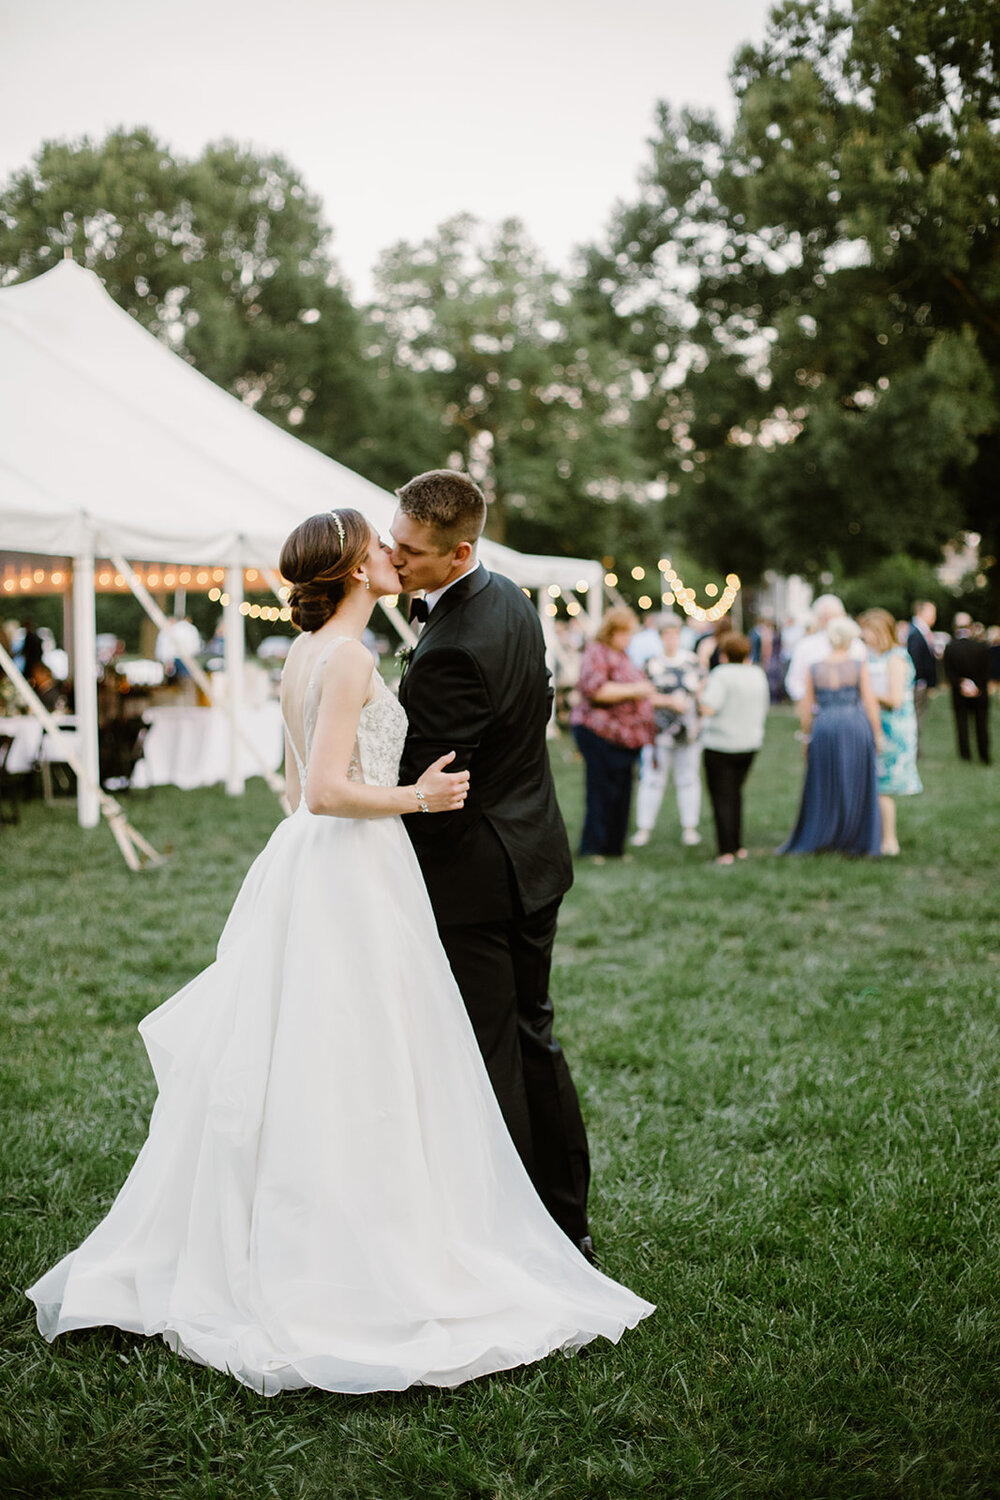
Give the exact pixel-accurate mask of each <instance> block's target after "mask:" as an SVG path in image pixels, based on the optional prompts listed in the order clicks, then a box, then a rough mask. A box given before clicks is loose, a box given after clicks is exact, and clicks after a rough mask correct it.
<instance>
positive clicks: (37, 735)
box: [0, 714, 76, 776]
mask: <svg viewBox="0 0 1000 1500" xmlns="http://www.w3.org/2000/svg"><path fill="white" fill-rule="evenodd" d="M57 722H59V725H60V728H61V729H62V732H63V734H65V735H66V737H67V738H68V739H69V740H70V742H71V743H73V742H75V740H76V733H75V731H76V720H75V719H66V720H64V721H63V720H58V721H57ZM0 734H11V735H13V736H14V743H13V745H11V747H10V754H9V755H8V757H7V770H8V771H9V772H10V774H11V775H12V776H20V775H21V774H22V773H23V772H25V771H32V770H34V768H35V766H36V765H37V764H38V762H39V760H48V761H58V760H62V758H63V755H62V750H61V749H60V747H59V744H58V742H57V741H56V740H55V739H54V738H53V736H52V735H46V734H45V730H44V729H43V728H42V724H41V720H39V719H36V718H35V716H34V715H33V714H18V715H16V716H15V717H13V718H10V719H0ZM43 735H45V743H44V745H43V744H42V736H43Z"/></svg>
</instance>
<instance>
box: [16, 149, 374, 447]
mask: <svg viewBox="0 0 1000 1500" xmlns="http://www.w3.org/2000/svg"><path fill="white" fill-rule="evenodd" d="M66 249H68V250H70V251H71V252H72V254H73V257H74V259H75V260H76V261H77V262H78V263H79V264H80V265H84V266H87V267H88V268H89V269H91V270H94V271H96V272H98V274H99V275H100V276H101V277H102V279H103V281H104V283H105V286H106V287H107V289H108V292H109V293H110V295H111V296H112V297H113V298H114V299H115V301H116V302H117V303H118V304H119V306H120V307H124V308H126V309H127V310H128V311H129V312H131V313H132V314H133V315H134V316H135V317H137V318H138V319H139V321H140V322H141V323H142V324H143V325H144V326H145V327H147V328H148V329H149V330H150V331H151V332H152V333H154V334H156V335H157V336H158V337H159V338H162V339H163V340H164V341H165V342H167V343H169V344H170V345H171V346H172V347H173V348H174V349H176V350H177V351H178V352H179V353H180V354H182V355H183V356H184V357H185V358H186V359H188V360H190V361H191V363H192V364H194V365H196V366H197V367H198V369H199V370H201V371H202V373H203V374H205V375H208V376H209V377H210V378H211V379H212V380H214V381H216V382H217V384H219V385H221V386H223V387H224V388H225V389H227V390H229V391H231V392H232V393H233V394H234V395H237V396H240V397H241V398H242V399H243V400H245V401H247V402H249V403H251V404H253V405H254V406H255V407H256V409H257V410H258V411H260V412H262V413H263V414H264V415H265V416H267V417H269V418H270V419H271V420H272V421H275V422H277V423H279V424H280V425H282V426H287V427H289V428H291V429H293V430H295V431H297V432H298V435H299V436H301V437H304V438H306V439H308V440H309V441H311V442H313V443H315V444H316V445H317V446H319V447H321V448H323V449H324V450H325V451H327V452H330V453H335V454H336V456H337V457H338V458H341V459H343V460H344V461H345V462H350V461H351V457H352V456H354V453H355V448H356V444H357V442H358V440H359V437H360V436H361V435H363V431H364V419H365V412H366V410H367V407H368V404H369V399H368V392H367V390H366V387H365V378H364V375H363V373H362V361H361V357H360V332H361V322H360V317H359V315H358V313H357V312H356V311H355V309H354V308H353V306H352V304H351V301H350V298H349V297H348V295H347V292H346V291H345V289H344V288H343V286H342V285H341V284H340V282H339V280H338V276H337V271H336V267H335V265H334V263H333V261H332V260H331V258H330V254H329V231H328V230H327V228H326V227H325V225H324V224H323V221H322V218H321V212H320V205H319V201H318V200H317V199H316V198H314V197H313V196H311V195H310V194H309V193H308V192H307V190H306V188H305V186H304V185H303V183H302V181H301V180H300V178H299V177H298V176H297V174H296V173H295V172H294V171H293V170H292V169H291V167H289V166H288V164H287V163H286V162H285V161H283V160H282V158H281V157H279V156H266V157H262V156H256V155H254V154H253V153H251V152H249V151H246V150H243V149H241V148H240V147H238V146H236V145H234V144H232V143H231V142H223V143H221V144H219V145H213V146H209V147H207V148H206V150H205V151H204V152H203V153H202V155H201V156H200V157H199V158H198V159H197V160H196V161H183V160H178V159H175V158H174V157H173V156H172V155H171V154H170V152H169V151H168V150H167V149H166V148H165V147H164V146H163V145H162V144H160V143H159V142H158V141H157V140H156V138H155V137H154V136H153V135H152V134H151V133H150V132H149V131H148V130H143V129H139V130H132V131H125V130H118V131H114V132H112V133H111V134H110V135H109V136H108V137H107V139H106V140H105V141H103V142H102V143H101V144H99V145H95V144H93V143H91V142H90V141H88V140H83V141H79V142H76V143H65V142H49V143H47V144H46V145H44V146H43V147H42V148H41V150H40V151H39V152H38V154H37V156H36V158H35V160H34V161H33V162H32V163H31V165H30V166H29V167H27V168H26V169H25V170H23V171H21V172H19V173H17V174H15V176H14V177H13V178H12V179H11V181H10V182H9V183H8V184H7V185H6V187H5V188H4V189H3V191H2V192H0V280H2V282H3V283H4V284H9V283H10V282H12V281H15V280H22V279H25V278H28V277H31V276H35V275H38V274H39V273H40V272H42V271H45V270H47V269H49V268H50V267H51V266H52V265H53V264H55V262H56V261H57V260H58V259H59V258H60V257H61V256H62V254H63V252H64V250H66Z"/></svg>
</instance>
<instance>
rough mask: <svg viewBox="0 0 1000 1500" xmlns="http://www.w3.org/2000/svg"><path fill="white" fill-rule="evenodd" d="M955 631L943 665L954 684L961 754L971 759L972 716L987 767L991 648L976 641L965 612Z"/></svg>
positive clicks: (953, 703)
mask: <svg viewBox="0 0 1000 1500" xmlns="http://www.w3.org/2000/svg"><path fill="white" fill-rule="evenodd" d="M953 630H954V634H953V636H952V639H951V640H950V641H949V642H948V644H947V646H945V648H944V656H943V657H942V665H943V666H944V670H945V676H946V677H947V679H948V683H949V686H950V687H951V707H952V712H953V713H954V715H955V733H956V736H957V738H958V753H959V755H960V756H961V757H962V759H963V760H971V759H972V751H971V750H970V748H969V719H970V718H971V719H972V721H973V723H974V724H975V727H976V749H977V750H978V752H979V759H980V760H981V761H982V763H983V765H984V766H988V765H989V764H990V723H989V703H990V700H989V685H990V648H989V646H988V645H987V644H986V640H985V639H982V640H977V638H976V635H975V632H974V629H973V624H972V616H971V615H967V614H965V613H964V611H962V612H960V613H959V614H957V615H956V616H955V621H954V625H953Z"/></svg>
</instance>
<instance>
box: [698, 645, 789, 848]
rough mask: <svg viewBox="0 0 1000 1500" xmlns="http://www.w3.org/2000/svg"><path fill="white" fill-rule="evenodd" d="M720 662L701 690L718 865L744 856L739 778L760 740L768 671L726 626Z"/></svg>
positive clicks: (741, 779) (704, 751)
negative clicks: (751, 659)
mask: <svg viewBox="0 0 1000 1500" xmlns="http://www.w3.org/2000/svg"><path fill="white" fill-rule="evenodd" d="M719 655H720V662H719V665H718V666H717V667H713V669H712V671H711V672H710V673H709V674H708V681H707V682H706V683H705V686H704V688H703V689H702V694H701V705H700V711H701V713H702V715H703V716H704V718H705V723H704V725H703V727H702V731H701V740H702V755H703V757H704V761H705V780H706V781H707V783H708V795H709V796H710V797H711V799H712V813H713V815H714V817H715V836H716V841H717V843H718V854H717V855H716V860H715V863H716V864H717V865H731V864H732V863H733V860H734V859H746V857H747V851H746V849H745V848H744V847H743V831H742V829H743V783H744V782H745V781H746V779H747V776H748V775H749V772H750V767H751V766H752V765H753V760H754V756H755V755H756V754H757V751H758V750H759V749H760V747H761V745H762V744H763V743H764V726H765V724H766V721H767V711H768V708H769V707H770V702H771V691H770V688H769V686H768V681H767V675H766V673H765V672H764V671H763V669H762V668H761V667H758V666H757V665H755V663H753V662H752V661H750V660H749V657H750V642H749V641H748V639H747V637H746V636H745V635H740V634H738V633H737V632H736V631H730V633H729V634H728V635H724V636H723V637H722V639H721V640H720V641H719Z"/></svg>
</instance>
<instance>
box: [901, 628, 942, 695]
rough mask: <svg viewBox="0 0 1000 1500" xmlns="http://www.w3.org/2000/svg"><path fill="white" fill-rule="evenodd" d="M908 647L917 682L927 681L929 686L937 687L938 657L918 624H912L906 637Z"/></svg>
mask: <svg viewBox="0 0 1000 1500" xmlns="http://www.w3.org/2000/svg"><path fill="white" fill-rule="evenodd" d="M906 649H907V651H909V653H910V659H911V661H912V662H913V672H914V675H915V677H916V680H917V682H925V683H926V684H927V686H928V687H937V658H936V656H935V655H934V652H933V651H932V650H931V648H930V646H929V645H928V644H927V638H926V636H925V635H924V633H923V631H922V630H920V629H919V628H918V627H917V626H916V625H911V626H910V632H909V635H908V636H907V637H906Z"/></svg>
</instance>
